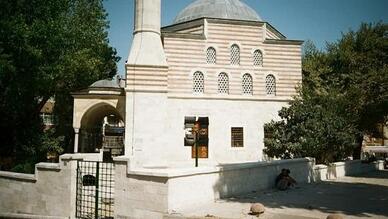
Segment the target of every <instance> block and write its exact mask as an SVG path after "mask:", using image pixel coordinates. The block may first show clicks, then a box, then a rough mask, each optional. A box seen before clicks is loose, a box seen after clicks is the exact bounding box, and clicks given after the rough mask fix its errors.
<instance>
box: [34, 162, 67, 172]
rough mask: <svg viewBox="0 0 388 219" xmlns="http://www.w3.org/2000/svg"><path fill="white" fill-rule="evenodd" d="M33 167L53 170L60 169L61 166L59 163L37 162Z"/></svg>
mask: <svg viewBox="0 0 388 219" xmlns="http://www.w3.org/2000/svg"><path fill="white" fill-rule="evenodd" d="M35 167H36V168H37V169H45V170H54V171H60V170H61V166H60V165H59V163H44V162H42V163H37V164H35Z"/></svg>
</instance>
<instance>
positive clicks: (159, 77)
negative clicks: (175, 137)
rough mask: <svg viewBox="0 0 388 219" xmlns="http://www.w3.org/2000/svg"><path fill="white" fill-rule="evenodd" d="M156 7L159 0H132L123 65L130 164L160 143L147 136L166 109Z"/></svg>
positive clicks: (164, 69)
mask: <svg viewBox="0 0 388 219" xmlns="http://www.w3.org/2000/svg"><path fill="white" fill-rule="evenodd" d="M160 11H161V0H135V22H134V31H133V41H132V47H131V50H130V52H129V56H128V60H127V63H126V65H125V69H126V86H125V96H126V102H125V155H126V156H128V157H130V159H129V160H130V166H132V167H134V166H141V163H142V162H143V161H144V159H145V158H144V157H149V156H147V155H146V154H147V153H148V152H149V150H151V149H152V147H151V146H152V145H164V144H163V143H161V142H159V141H160V139H149V138H147V135H148V134H150V133H149V132H150V127H154V126H155V127H156V125H158V124H160V123H161V122H160V121H165V119H164V118H162V117H161V116H162V115H164V114H163V113H161V112H163V111H167V110H166V109H165V108H164V106H165V105H167V104H166V102H167V75H168V65H167V61H166V55H165V53H164V49H163V45H162V39H161V33H160V26H161V13H160ZM155 104H156V105H157V106H158V107H155ZM145 118H146V119H145ZM145 120H147V122H146V123H145ZM150 124H152V125H151V126H150ZM151 130H154V129H151ZM149 147H151V148H149Z"/></svg>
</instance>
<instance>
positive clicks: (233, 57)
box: [230, 44, 240, 65]
mask: <svg viewBox="0 0 388 219" xmlns="http://www.w3.org/2000/svg"><path fill="white" fill-rule="evenodd" d="M230 64H232V65H240V47H238V45H237V44H233V45H232V46H231V47H230Z"/></svg>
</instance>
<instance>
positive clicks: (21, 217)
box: [0, 213, 68, 219]
mask: <svg viewBox="0 0 388 219" xmlns="http://www.w3.org/2000/svg"><path fill="white" fill-rule="evenodd" d="M0 218H18V219H68V217H59V216H43V215H33V214H17V213H0Z"/></svg>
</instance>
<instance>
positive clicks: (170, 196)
mask: <svg viewBox="0 0 388 219" xmlns="http://www.w3.org/2000/svg"><path fill="white" fill-rule="evenodd" d="M313 165H314V160H313V159H297V160H283V161H274V162H256V163H244V164H232V165H221V166H219V167H202V168H186V169H182V168H181V169H176V168H173V169H127V163H126V161H123V160H121V161H119V162H117V163H116V178H115V180H116V183H115V185H116V188H115V194H116V200H115V215H116V216H117V218H131V219H132V218H133V219H140V218H152V219H154V218H155V219H157V218H162V217H163V215H164V214H167V213H173V212H179V211H181V210H184V209H187V208H189V209H190V208H193V207H195V206H196V205H203V204H204V203H208V202H213V201H215V200H216V199H219V198H226V197H231V196H234V195H239V194H244V193H249V192H252V191H259V190H264V189H269V188H272V187H273V186H274V180H275V178H276V176H277V175H278V174H279V173H280V171H281V169H282V168H289V169H290V170H291V174H292V176H293V177H294V178H295V179H296V180H297V181H298V182H299V183H301V184H303V183H308V182H311V179H312V169H313Z"/></svg>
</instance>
